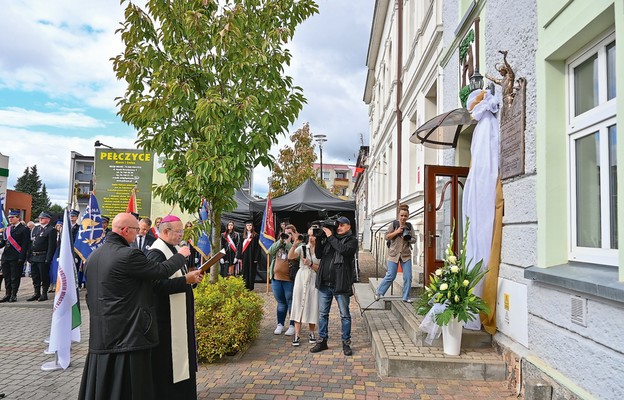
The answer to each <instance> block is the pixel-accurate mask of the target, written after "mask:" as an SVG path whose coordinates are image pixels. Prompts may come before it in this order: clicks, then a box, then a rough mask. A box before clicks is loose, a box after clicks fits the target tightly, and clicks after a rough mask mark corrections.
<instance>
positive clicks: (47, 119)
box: [0, 107, 105, 128]
mask: <svg viewBox="0 0 624 400" xmlns="http://www.w3.org/2000/svg"><path fill="white" fill-rule="evenodd" d="M0 125H4V126H10V127H14V128H25V127H29V126H51V127H56V128H102V127H104V126H105V124H104V123H103V122H101V121H98V120H97V119H95V118H93V117H90V116H88V115H85V114H83V113H81V112H75V111H69V112H54V113H44V112H39V111H33V110H25V109H23V108H18V107H9V108H7V109H4V110H0Z"/></svg>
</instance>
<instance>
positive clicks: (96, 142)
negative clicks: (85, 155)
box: [93, 140, 112, 149]
mask: <svg viewBox="0 0 624 400" xmlns="http://www.w3.org/2000/svg"><path fill="white" fill-rule="evenodd" d="M93 145H94V146H95V147H100V146H104V147H108V148H109V149H112V147H110V146H109V145H107V144H104V143H102V142H100V141H99V140H96V141H95V143H94V144H93Z"/></svg>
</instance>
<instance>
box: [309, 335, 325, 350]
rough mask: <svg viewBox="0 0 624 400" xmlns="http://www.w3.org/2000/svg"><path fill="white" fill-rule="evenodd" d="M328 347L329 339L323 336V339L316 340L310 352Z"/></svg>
mask: <svg viewBox="0 0 624 400" xmlns="http://www.w3.org/2000/svg"><path fill="white" fill-rule="evenodd" d="M328 348H329V347H327V339H323V338H321V340H319V341H318V342H316V344H315V345H314V347H312V348H311V349H310V353H318V352H320V351H323V350H327V349H328Z"/></svg>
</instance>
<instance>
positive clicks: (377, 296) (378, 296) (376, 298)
mask: <svg viewBox="0 0 624 400" xmlns="http://www.w3.org/2000/svg"><path fill="white" fill-rule="evenodd" d="M379 299H381V295H380V294H379V293H375V301H379Z"/></svg>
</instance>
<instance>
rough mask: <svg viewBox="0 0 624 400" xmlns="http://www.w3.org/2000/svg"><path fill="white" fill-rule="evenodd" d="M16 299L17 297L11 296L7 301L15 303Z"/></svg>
mask: <svg viewBox="0 0 624 400" xmlns="http://www.w3.org/2000/svg"><path fill="white" fill-rule="evenodd" d="M16 301H17V297H15V296H11V299H9V303H15V302H16Z"/></svg>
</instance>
